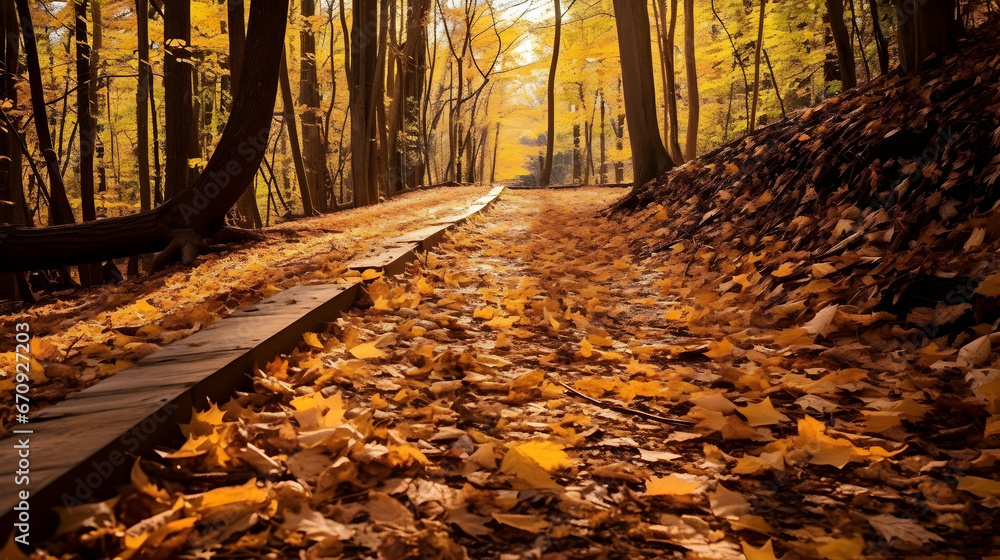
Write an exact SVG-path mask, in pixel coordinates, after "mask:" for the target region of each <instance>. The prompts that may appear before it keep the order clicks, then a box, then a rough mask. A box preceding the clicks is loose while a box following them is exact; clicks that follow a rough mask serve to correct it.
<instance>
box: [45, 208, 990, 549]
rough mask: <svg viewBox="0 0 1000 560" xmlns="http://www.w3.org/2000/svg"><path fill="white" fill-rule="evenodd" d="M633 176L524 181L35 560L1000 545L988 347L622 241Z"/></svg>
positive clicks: (144, 469)
mask: <svg viewBox="0 0 1000 560" xmlns="http://www.w3.org/2000/svg"><path fill="white" fill-rule="evenodd" d="M619 192H620V191H614V190H610V189H584V190H564V191H545V192H538V191H532V192H523V191H522V192H516V193H509V194H507V195H505V197H504V201H503V203H501V204H499V205H498V206H497V207H495V208H494V210H493V211H492V212H491V215H490V217H489V219H488V220H482V219H473V220H472V223H470V224H468V225H466V226H463V227H461V228H459V229H458V230H457V231H455V232H453V233H452V234H451V235H450V236H449V237H448V238H447V239H446V241H445V242H444V243H443V244H442V245H441V246H440V247H439V249H438V250H436V251H434V252H432V253H429V254H427V255H426V256H424V257H422V258H421V260H420V261H418V262H415V263H411V265H410V266H409V267H408V270H407V272H406V273H405V274H404V275H402V276H400V277H397V278H391V279H377V280H375V281H374V282H371V283H370V284H368V286H367V293H366V298H364V301H362V302H361V306H360V308H359V309H355V310H353V311H351V312H350V313H347V314H345V315H344V316H343V317H341V318H340V319H338V320H337V321H336V322H335V323H333V324H331V325H330V327H329V328H328V329H327V330H326V331H325V332H322V333H310V334H307V335H306V336H304V337H303V341H302V344H301V345H300V346H299V348H298V349H296V350H295V351H293V352H291V353H290V354H287V355H281V356H277V357H276V358H275V359H274V361H272V362H271V363H269V364H262V365H261V367H259V368H258V369H257V370H256V371H255V372H254V385H255V389H256V390H255V392H253V393H249V394H240V395H237V396H236V397H235V398H234V399H232V400H231V401H229V402H226V403H213V404H211V405H209V404H206V405H205V406H204V407H202V408H203V409H204V411H203V412H197V413H196V414H195V415H194V417H193V419H192V422H191V423H190V424H189V425H187V426H186V427H184V432H185V434H186V436H185V437H186V439H185V440H183V441H177V442H175V444H174V447H173V448H172V449H169V450H162V452H161V453H160V454H158V456H156V457H144V458H142V459H140V460H138V461H137V462H136V464H135V467H134V469H133V476H132V484H131V485H130V486H129V487H128V488H126V489H125V490H124V491H123V493H122V494H121V495H120V496H118V497H115V498H114V499H112V500H110V501H108V502H102V503H100V504H89V505H85V506H81V507H84V508H91V509H88V510H87V511H90V512H92V515H89V516H84V515H81V514H80V512H79V511H72V510H71V511H70V512H67V514H66V517H65V518H64V523H63V526H62V527H61V530H60V533H61V536H60V537H59V538H58V539H55V540H53V541H51V542H50V543H48V544H47V545H46V547H45V549H46V552H44V553H36V556H37V557H39V558H49V557H59V556H60V555H61V554H64V553H69V552H71V551H75V552H76V553H77V554H80V555H82V556H84V557H105V556H107V557H118V558H134V559H138V558H143V559H145V558H167V557H170V558H213V557H218V558H239V557H247V556H252V557H255V558H291V557H295V558H307V559H319V558H387V559H397V558H398V559H402V558H441V559H445V558H502V559H504V560H507V559H514V558H545V559H550V560H556V559H561V558H567V559H568V558H693V559H694V558H698V559H701V558H704V559H709V558H712V559H734V560H735V559H742V558H748V559H771V558H785V559H794V558H828V559H841V558H845V559H846V558H914V559H915V558H960V557H976V558H979V557H983V558H986V557H991V555H993V554H995V552H994V551H996V550H998V549H1000V543H998V540H997V539H998V538H1000V537H998V536H997V535H996V532H995V530H994V528H995V527H996V526H997V525H998V516H997V508H998V506H1000V482H997V481H996V480H995V477H996V474H995V473H996V464H997V462H998V461H1000V449H998V446H997V444H998V438H997V434H996V433H995V432H994V433H985V427H986V425H987V424H986V423H985V422H984V421H985V420H986V419H987V418H992V417H991V416H990V415H993V417H995V415H996V414H997V412H998V411H997V403H998V399H997V398H996V392H995V391H996V387H997V381H996V377H995V375H994V373H993V372H994V371H1000V370H994V369H992V366H991V365H990V364H993V363H996V362H997V356H996V354H995V353H993V352H990V354H989V355H988V357H987V358H986V359H985V360H980V363H979V364H978V365H971V364H967V365H964V366H960V365H959V364H958V362H957V361H956V359H957V355H958V352H957V350H956V349H954V348H949V347H947V346H945V345H944V342H942V341H938V342H941V345H937V344H936V343H934V344H933V345H932V346H931V347H930V348H929V349H928V347H927V346H925V347H923V348H921V349H920V350H916V351H912V352H908V353H907V352H889V353H887V352H884V351H883V348H884V347H883V346H881V345H880V342H879V336H873V335H866V334H865V333H866V332H867V331H865V330H864V329H863V328H862V327H868V326H872V325H876V324H877V323H878V322H879V321H881V320H883V319H881V318H880V317H878V316H877V315H876V314H872V313H866V312H864V311H863V310H860V309H857V308H855V307H852V306H851V305H849V304H845V303H842V302H839V300H838V298H837V297H836V296H835V295H834V294H833V293H831V291H830V290H832V289H833V288H832V286H830V285H828V284H825V283H819V284H817V282H820V281H821V280H822V278H813V279H812V280H809V279H808V277H807V278H805V279H803V280H799V281H794V280H793V282H797V283H795V284H794V285H793V287H788V288H787V289H789V291H790V293H792V294H793V295H796V292H795V290H805V291H806V292H809V293H811V294H812V295H813V297H810V298H805V300H804V301H803V302H801V303H800V302H799V300H798V299H794V298H793V299H791V301H790V303H788V304H781V305H782V306H784V307H782V308H781V309H768V308H763V310H762V306H761V301H760V298H759V294H756V293H753V292H752V291H747V292H744V291H743V290H744V289H745V288H746V287H748V286H753V285H755V283H756V282H759V281H760V278H757V276H760V273H759V272H755V271H756V269H754V270H750V268H744V269H739V270H737V269H735V268H732V267H731V266H730V265H727V264H726V263H727V262H728V260H726V259H721V258H719V259H716V258H714V257H715V254H714V250H713V249H710V248H704V247H703V248H701V249H699V250H698V252H695V253H689V252H684V251H675V252H668V253H666V254H656V255H651V256H650V255H648V254H646V255H644V254H642V253H634V252H632V251H630V249H629V247H628V240H629V238H628V237H626V236H625V235H623V234H622V232H623V231H630V232H640V233H641V232H642V231H643V228H644V227H647V226H646V225H644V224H648V223H651V222H650V219H652V220H655V221H658V220H659V218H658V217H657V215H658V214H660V209H658V208H651V209H649V210H648V212H649V215H647V214H646V213H644V212H637V213H635V214H634V215H632V216H629V217H625V218H622V222H621V223H616V222H614V221H609V220H606V219H604V218H601V217H600V216H598V215H597V212H596V211H597V210H599V209H601V208H603V207H606V206H607V205H608V204H610V203H611V202H613V201H614V199H615V197H616V196H617V195H618V193H619ZM653 223H655V222H653ZM703 251H709V252H712V253H713V254H712V255H711V256H708V257H706V256H705V254H706V253H704V252H703ZM778 251H780V249H775V250H774V252H773V254H777V252H778ZM816 272H817V274H818V275H820V276H822V275H823V274H824V273H825V272H829V271H826V270H825V269H823V268H822V267H820V269H818V270H817V271H816ZM810 274H811V273H810ZM784 278H788V277H784ZM783 282H785V283H781V282H779V283H778V285H779V286H785V285H787V282H789V281H787V280H785V281H783ZM734 286H740V287H738V288H735V289H734ZM797 295H804V292H799V293H797ZM831 309H832V310H831ZM827 310H830V311H827ZM763 314H767V319H766V320H764V321H761V320H758V317H760V316H761V315H763ZM817 317H819V319H817ZM886 328H887V329H891V327H890V326H887V327H886ZM890 332H891V331H889V330H887V331H885V332H881V331H877V332H876V334H877V335H878V334H889V333H890ZM567 388H569V389H572V390H569V389H567ZM651 418H660V419H663V420H666V422H665V421H656V420H652V419H651ZM46 554H49V555H51V556H46Z"/></svg>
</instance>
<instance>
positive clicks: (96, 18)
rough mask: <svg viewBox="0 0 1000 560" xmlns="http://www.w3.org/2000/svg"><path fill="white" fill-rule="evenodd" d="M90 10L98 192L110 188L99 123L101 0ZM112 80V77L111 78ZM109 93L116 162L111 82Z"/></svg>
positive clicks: (109, 129) (93, 0)
mask: <svg viewBox="0 0 1000 560" xmlns="http://www.w3.org/2000/svg"><path fill="white" fill-rule="evenodd" d="M90 12H91V14H92V15H91V23H92V25H91V35H92V36H93V42H92V43H91V45H90V114H91V121H92V123H93V125H94V127H95V128H96V129H97V130H96V131H95V132H94V148H93V149H94V150H95V155H96V156H97V161H96V163H97V178H98V181H97V192H105V191H107V190H108V170H107V166H106V165H105V164H104V145H103V144H104V143H103V142H102V140H101V136H100V133H101V130H100V125H99V124H98V123H99V122H100V120H101V106H102V103H101V95H100V90H99V87H98V86H99V85H100V84H99V83H98V78H99V77H100V68H101V51H102V50H103V49H104V24H103V18H102V17H101V0H90ZM109 80H110V78H109ZM107 90H108V93H107V95H106V97H107V99H106V101H107V105H108V134H109V138H110V142H109V144H110V146H111V160H112V163H114V158H115V140H114V139H115V136H114V128H113V127H112V126H111V117H112V115H111V83H110V81H109V82H108V86H107Z"/></svg>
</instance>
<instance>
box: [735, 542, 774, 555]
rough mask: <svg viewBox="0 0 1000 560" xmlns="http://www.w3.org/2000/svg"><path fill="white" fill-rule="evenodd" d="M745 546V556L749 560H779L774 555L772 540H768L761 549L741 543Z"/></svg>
mask: <svg viewBox="0 0 1000 560" xmlns="http://www.w3.org/2000/svg"><path fill="white" fill-rule="evenodd" d="M740 544H742V545H743V554H745V555H746V557H747V560H779V558H778V557H777V556H775V555H774V544H772V543H771V539H768V540H767V542H766V543H764V546H762V547H760V548H754V547H753V546H752V545H750V544H748V543H745V542H744V543H740Z"/></svg>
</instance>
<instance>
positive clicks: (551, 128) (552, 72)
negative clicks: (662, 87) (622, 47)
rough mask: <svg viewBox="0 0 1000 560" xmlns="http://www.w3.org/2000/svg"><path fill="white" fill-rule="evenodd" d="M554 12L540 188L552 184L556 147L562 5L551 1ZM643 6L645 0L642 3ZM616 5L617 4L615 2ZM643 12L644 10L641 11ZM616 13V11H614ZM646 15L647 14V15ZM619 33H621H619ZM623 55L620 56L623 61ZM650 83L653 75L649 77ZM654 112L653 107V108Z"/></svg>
mask: <svg viewBox="0 0 1000 560" xmlns="http://www.w3.org/2000/svg"><path fill="white" fill-rule="evenodd" d="M553 2H554V3H555V10H556V36H555V39H553V41H552V65H551V66H550V67H549V89H548V107H549V115H548V133H547V134H546V137H545V166H544V167H543V168H542V176H541V178H540V186H543V187H547V186H549V185H550V184H551V183H552V159H553V157H554V156H555V145H556V70H558V68H559V46H560V43H561V42H562V5H561V4H560V2H559V0H553ZM643 3H644V4H645V0H644V1H643ZM615 5H616V6H617V5H618V2H615ZM643 11H645V9H644V10H643ZM616 12H617V10H616ZM647 14H648V13H647ZM646 19H647V21H646V24H645V25H646V34H647V35H648V34H649V21H648V19H649V16H648V15H647V16H646ZM619 33H621V32H620V31H619ZM624 56H625V55H624V54H623V55H622V58H623V61H624ZM649 71H650V72H652V55H650V69H649ZM649 78H650V81H652V78H653V75H652V74H650V76H649ZM654 110H655V106H654ZM654 122H655V116H654Z"/></svg>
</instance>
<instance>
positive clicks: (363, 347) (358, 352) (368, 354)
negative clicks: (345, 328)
mask: <svg viewBox="0 0 1000 560" xmlns="http://www.w3.org/2000/svg"><path fill="white" fill-rule="evenodd" d="M375 344H376V343H375V342H368V343H366V344H359V345H358V346H355V347H354V348H351V350H350V352H351V355H352V356H354V357H355V358H357V359H359V360H370V359H373V358H381V357H382V356H384V355H385V352H383V351H382V350H381V349H379V348H376V347H375Z"/></svg>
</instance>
